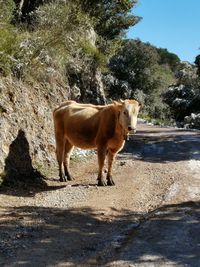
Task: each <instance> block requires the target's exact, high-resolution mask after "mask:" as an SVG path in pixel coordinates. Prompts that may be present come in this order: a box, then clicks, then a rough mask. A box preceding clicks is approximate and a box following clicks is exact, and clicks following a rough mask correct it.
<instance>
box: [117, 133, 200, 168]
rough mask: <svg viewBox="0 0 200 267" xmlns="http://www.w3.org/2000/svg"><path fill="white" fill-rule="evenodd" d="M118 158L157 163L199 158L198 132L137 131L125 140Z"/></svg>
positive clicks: (199, 134)
mask: <svg viewBox="0 0 200 267" xmlns="http://www.w3.org/2000/svg"><path fill="white" fill-rule="evenodd" d="M119 158H120V159H135V160H137V159H139V160H143V161H148V162H158V163H167V162H178V161H186V160H191V159H194V160H199V159H200V133H199V132H194V131H183V130H181V129H171V130H169V129H167V130H166V129H163V131H162V132H160V131H159V132H158V131H156V130H148V131H138V132H137V134H135V135H134V136H131V137H130V140H129V141H127V142H126V144H125V147H124V149H123V150H122V152H121V154H120V156H119Z"/></svg>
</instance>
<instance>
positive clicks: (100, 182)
mask: <svg viewBox="0 0 200 267" xmlns="http://www.w3.org/2000/svg"><path fill="white" fill-rule="evenodd" d="M97 185H98V186H106V183H105V181H103V180H98V184H97Z"/></svg>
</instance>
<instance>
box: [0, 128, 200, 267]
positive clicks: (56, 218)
mask: <svg viewBox="0 0 200 267" xmlns="http://www.w3.org/2000/svg"><path fill="white" fill-rule="evenodd" d="M199 137H200V135H199V132H195V131H182V130H178V129H173V128H159V127H152V126H146V125H139V129H138V133H137V134H136V135H135V136H134V137H133V138H132V139H131V140H130V141H129V142H127V145H126V147H125V149H124V151H123V152H122V153H121V154H120V155H119V157H118V160H117V162H116V165H115V169H114V173H115V177H114V178H115V182H116V186H114V187H97V186H96V172H97V164H96V156H95V155H94V156H92V157H90V158H84V159H82V160H81V161H78V162H77V161H74V162H73V164H72V173H73V174H74V176H75V178H76V180H75V181H73V182H69V183H66V184H62V185H61V184H60V183H59V182H58V181H56V179H57V177H56V175H55V173H54V171H52V175H51V177H48V180H46V183H47V186H46V187H45V188H44V189H43V190H39V189H36V188H35V189H34V188H32V189H31V190H28V191H24V190H22V191H21V192H20V191H19V190H18V191H12V192H11V191H5V192H1V194H0V205H1V208H0V237H1V239H0V266H38V267H39V266H112V267H113V266H166V265H167V266H200V201H199V200H200V199H199V198H200V175H199V173H200V139H199ZM55 178H56V179H55Z"/></svg>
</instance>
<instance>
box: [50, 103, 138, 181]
mask: <svg viewBox="0 0 200 267" xmlns="http://www.w3.org/2000/svg"><path fill="white" fill-rule="evenodd" d="M139 109H140V105H139V103H138V102H137V101H136V100H125V101H120V102H116V101H114V102H113V103H112V104H110V105H106V106H98V105H92V104H79V103H76V102H75V101H67V102H65V103H63V104H61V105H60V107H58V108H56V109H55V110H54V112H53V117H54V127H55V139H56V155H57V160H58V165H59V176H60V181H61V182H63V181H66V178H67V180H72V177H71V175H70V173H69V161H70V154H71V152H72V149H73V148H74V146H76V147H79V148H82V149H92V148H97V155H98V163H99V172H98V185H106V184H105V182H104V180H103V175H102V170H103V166H104V161H105V158H106V155H107V157H108V173H107V185H114V181H113V179H112V164H113V160H114V158H115V156H116V154H117V152H119V151H120V150H121V149H122V148H123V146H124V143H125V140H126V137H127V135H128V134H129V132H130V131H133V132H135V131H136V124H137V115H138V112H139Z"/></svg>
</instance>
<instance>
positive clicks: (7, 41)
mask: <svg viewBox="0 0 200 267" xmlns="http://www.w3.org/2000/svg"><path fill="white" fill-rule="evenodd" d="M136 2H137V1H134V0H122V1H115V0H111V1H106V0H97V1H92V0H84V1H81V0H73V1H72V0H69V1H65V0H56V1H51V0H36V1H32V2H31V1H27V0H24V1H22V0H21V1H20V0H8V1H4V0H0V76H1V78H2V79H3V78H4V77H8V76H9V77H12V78H13V79H18V80H21V81H22V82H23V83H25V84H26V83H28V84H29V85H30V84H32V85H34V84H41V83H42V84H45V86H46V88H47V90H51V88H52V86H54V81H52V80H53V79H52V77H55V76H56V77H57V78H56V81H57V83H60V84H61V85H62V84H63V85H64V84H68V85H69V87H70V88H71V90H70V91H69V98H73V99H75V100H77V101H90V97H91V95H92V94H93V91H92V90H93V88H95V86H97V83H98V82H99V79H100V80H101V82H103V85H104V92H105V95H106V98H107V100H112V99H119V98H132V97H134V98H136V99H138V100H139V101H140V102H142V104H143V110H142V113H141V116H142V117H143V118H146V119H148V120H149V119H153V120H154V121H156V122H157V123H158V124H166V123H173V122H174V121H176V122H177V123H178V125H180V126H186V127H189V128H200V122H199V121H200V110H199V107H200V82H199V75H200V71H199V70H200V59H199V57H200V55H199V56H197V57H196V61H195V63H194V65H192V64H189V63H183V62H181V61H180V59H179V58H178V56H177V55H175V54H173V53H170V52H169V51H168V50H167V49H165V48H157V47H155V46H153V45H151V44H149V43H143V42H142V41H140V40H129V39H126V31H127V30H128V29H129V28H130V27H134V25H135V24H136V23H138V22H139V21H140V19H141V18H140V17H138V16H136V15H133V13H132V12H131V11H132V10H133V11H134V6H135V4H136ZM97 74H98V77H100V78H98V79H97ZM94 77H95V78H94ZM86 95H87V96H86ZM91 101H93V99H91ZM98 101H99V100H97V102H98Z"/></svg>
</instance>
